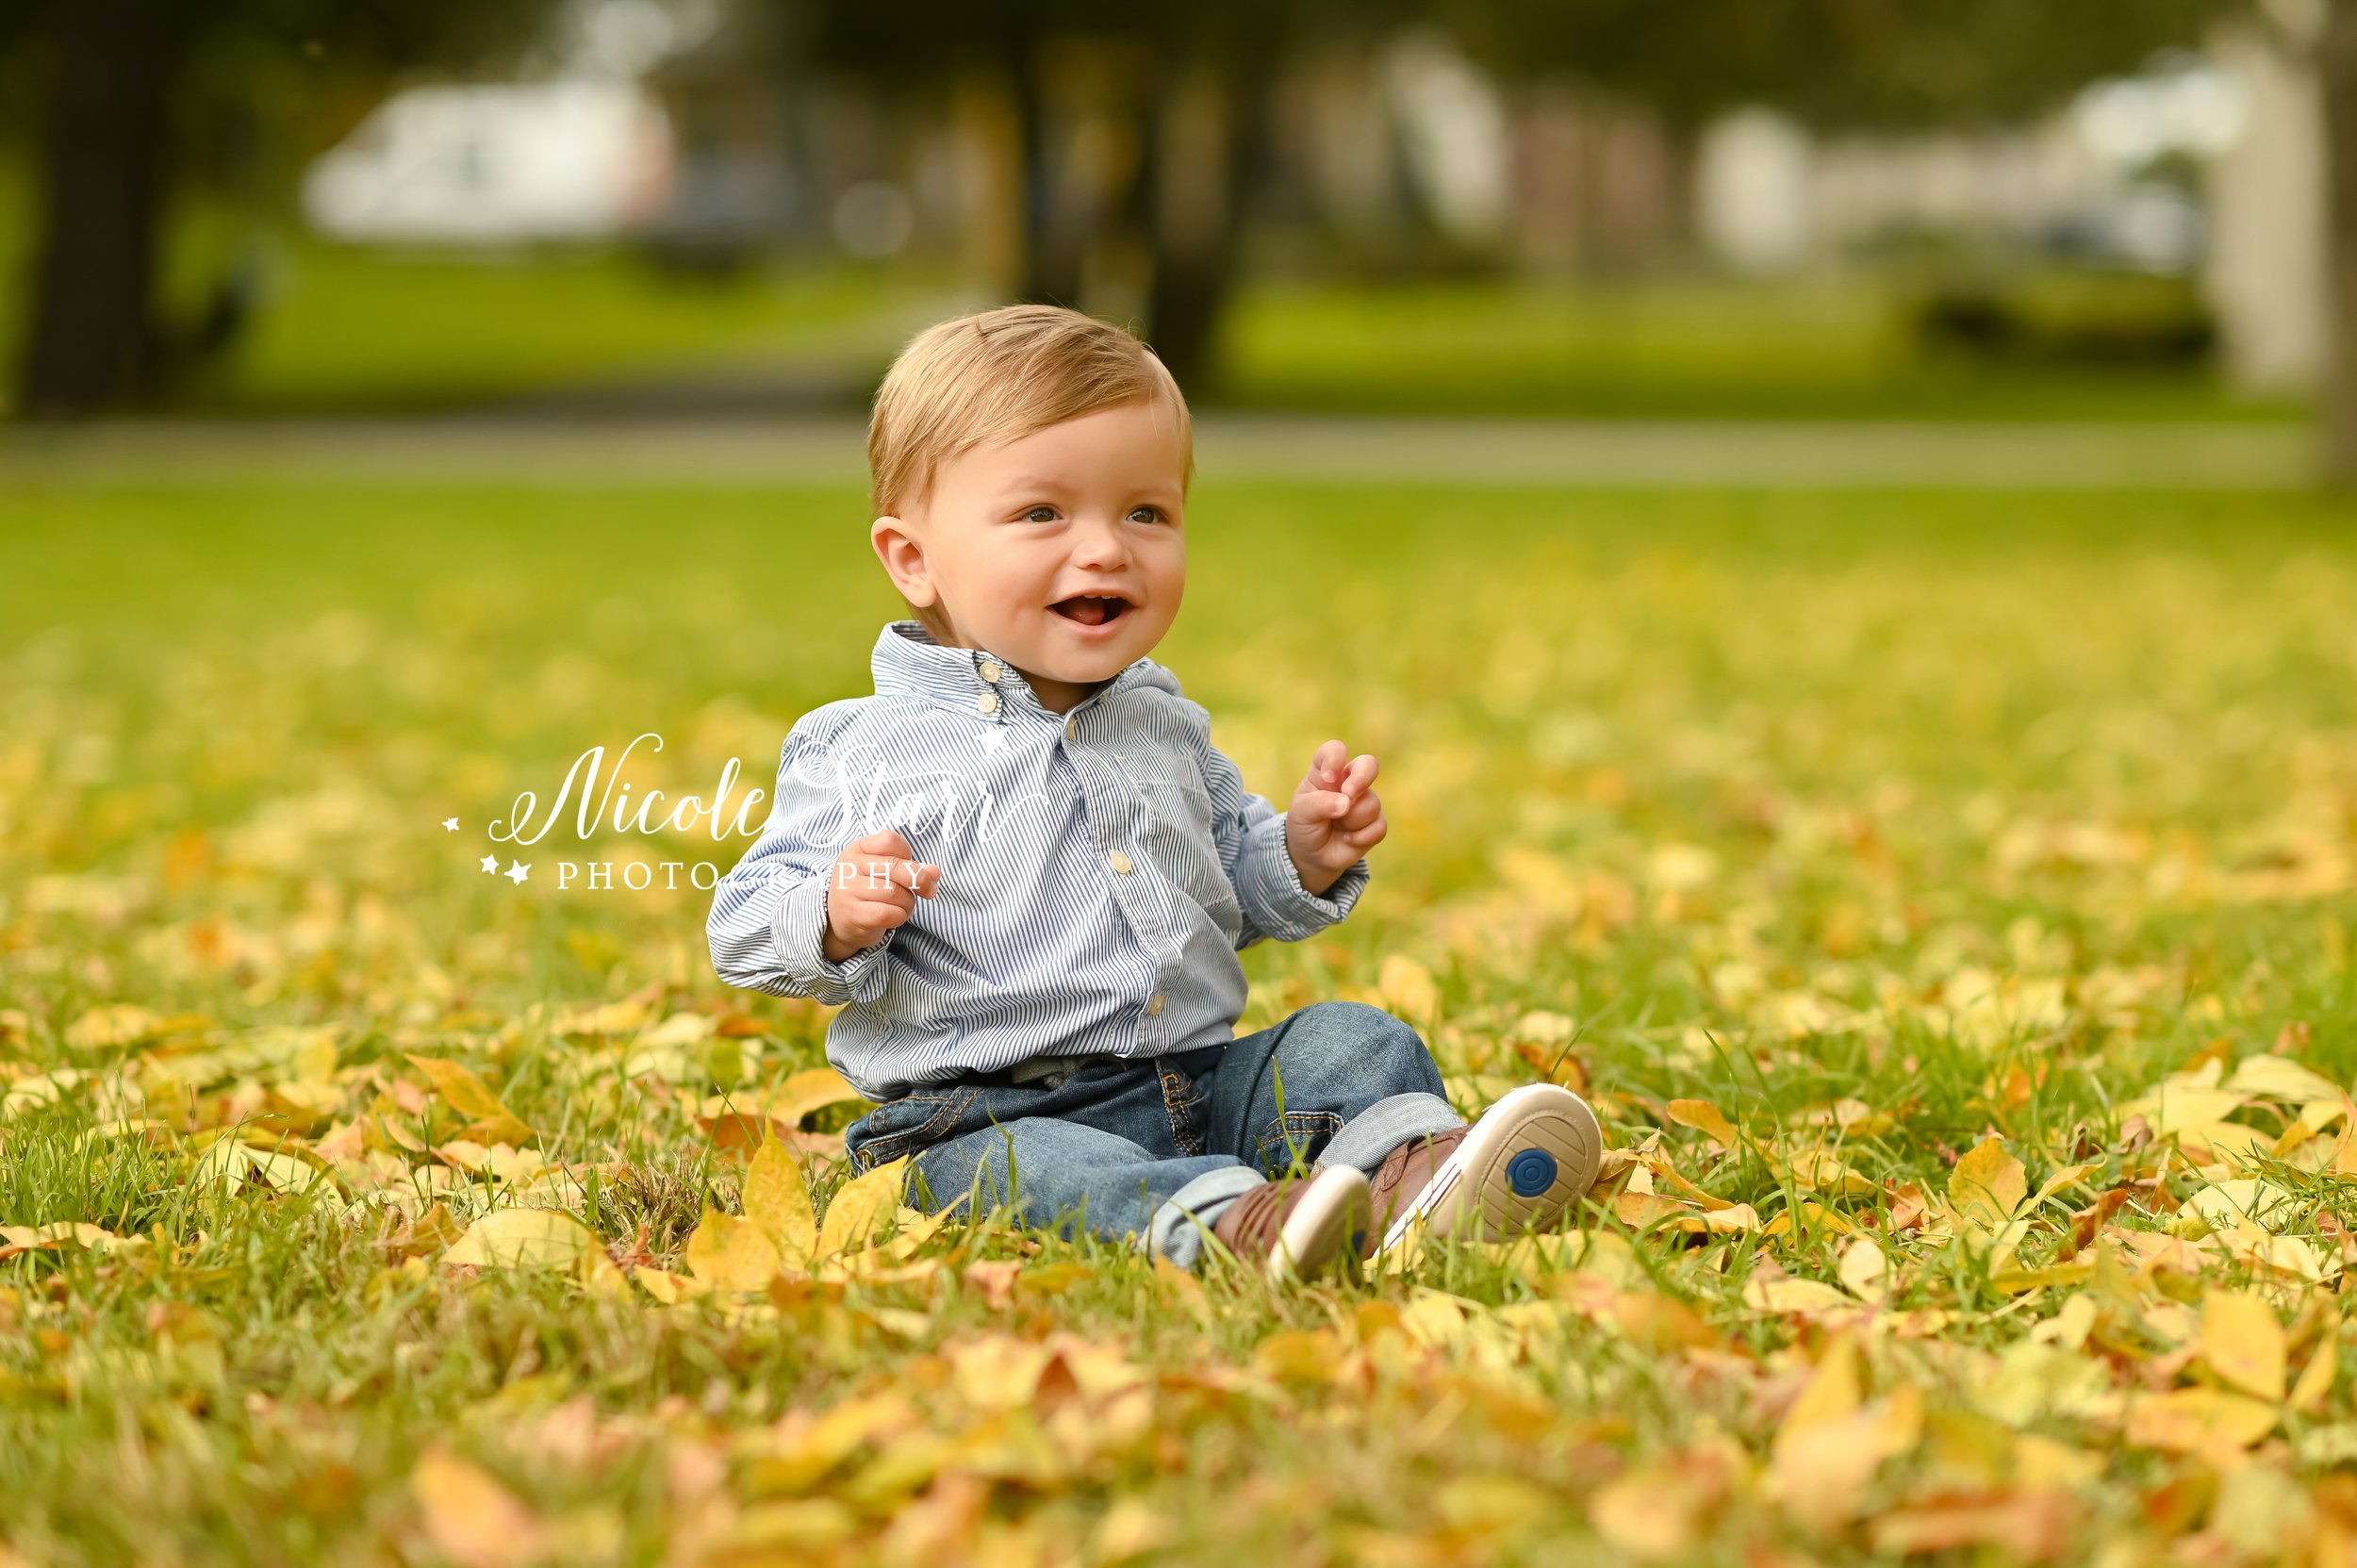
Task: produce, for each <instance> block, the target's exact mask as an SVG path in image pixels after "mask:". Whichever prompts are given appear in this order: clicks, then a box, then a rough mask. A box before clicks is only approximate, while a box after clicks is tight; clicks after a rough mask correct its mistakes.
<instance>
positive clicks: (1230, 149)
mask: <svg viewBox="0 0 2357 1568" xmlns="http://www.w3.org/2000/svg"><path fill="white" fill-rule="evenodd" d="M1242 87H1243V84H1241V83H1230V82H1227V81H1224V80H1223V79H1222V78H1221V76H1220V75H1219V74H1218V73H1216V72H1214V71H1212V70H1211V69H1210V68H1209V67H1205V66H1195V67H1192V68H1187V69H1183V70H1182V71H1180V72H1179V73H1178V74H1177V76H1176V77H1175V78H1174V79H1172V80H1170V81H1168V82H1166V83H1165V84H1163V87H1162V91H1157V92H1154V93H1152V94H1149V98H1150V100H1151V102H1150V105H1149V107H1147V108H1146V122H1147V123H1146V147H1147V154H1146V193H1145V194H1146V203H1145V206H1146V211H1145V215H1144V216H1145V221H1146V227H1147V231H1148V235H1149V237H1150V239H1151V241H1152V244H1151V253H1152V256H1153V269H1154V271H1153V277H1152V279H1151V282H1150V283H1149V286H1148V289H1147V294H1146V338H1147V340H1148V341H1149V342H1151V343H1152V344H1153V346H1154V352H1155V353H1156V354H1158V355H1161V356H1162V363H1163V364H1165V365H1167V366H1169V367H1170V372H1171V374H1173V375H1174V376H1177V377H1178V385H1179V386H1180V387H1181V388H1185V389H1186V390H1187V391H1188V392H1189V393H1191V394H1192V393H1195V392H1198V391H1201V390H1203V389H1204V388H1205V387H1206V386H1208V384H1209V383H1210V381H1211V379H1212V377H1213V375H1214V374H1215V373H1216V371H1217V367H1216V365H1215V363H1214V356H1215V355H1216V352H1217V348H1218V337H1219V318H1220V313H1221V311H1222V309H1223V308H1224V307H1225V306H1226V305H1227V303H1228V291H1229V289H1230V287H1231V286H1232V284H1233V283H1234V280H1235V270H1236V237H1237V216H1238V215H1237V210H1236V208H1237V200H1238V194H1239V191H1240V190H1241V188H1242V185H1243V176H1244V149H1245V147H1246V146H1247V145H1248V144H1249V142H1250V140H1251V138H1250V137H1249V135H1248V134H1245V131H1244V126H1242V125H1240V124H1239V116H1238V113H1237V107H1238V102H1239V97H1240V92H1239V89H1240V88H1242ZM1244 91H1247V92H1248V91H1249V90H1248V89H1244ZM1244 102H1245V103H1246V104H1249V103H1250V102H1251V100H1250V99H1249V98H1248V97H1246V98H1244ZM1247 112H1248V110H1247Z"/></svg>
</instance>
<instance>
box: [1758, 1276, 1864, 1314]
mask: <svg viewBox="0 0 2357 1568" xmlns="http://www.w3.org/2000/svg"><path fill="white" fill-rule="evenodd" d="M1743 1305H1745V1306H1747V1307H1749V1308H1751V1309H1752V1310H1753V1311H1755V1312H1793V1313H1798V1314H1800V1315H1802V1316H1812V1315H1814V1314H1816V1313H1818V1312H1856V1311H1857V1310H1858V1304H1857V1303H1856V1302H1855V1301H1854V1300H1852V1299H1851V1298H1850V1297H1849V1296H1844V1295H1843V1294H1842V1293H1841V1292H1839V1291H1838V1290H1836V1289H1834V1288H1833V1287H1832V1286H1831V1285H1826V1284H1821V1283H1819V1282H1818V1281H1817V1280H1815V1279H1760V1278H1758V1277H1756V1276H1755V1277H1754V1278H1753V1279H1748V1280H1746V1281H1745V1282H1744V1285H1743Z"/></svg>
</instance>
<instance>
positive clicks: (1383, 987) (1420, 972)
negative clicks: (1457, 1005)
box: [1375, 953, 1441, 1023]
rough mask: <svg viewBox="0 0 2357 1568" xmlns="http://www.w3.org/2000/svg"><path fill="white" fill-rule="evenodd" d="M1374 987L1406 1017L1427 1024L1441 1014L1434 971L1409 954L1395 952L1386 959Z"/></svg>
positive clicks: (1438, 987) (1439, 996) (1393, 1007)
mask: <svg viewBox="0 0 2357 1568" xmlns="http://www.w3.org/2000/svg"><path fill="white" fill-rule="evenodd" d="M1375 988H1376V990H1378V991H1380V992H1382V993H1383V999H1384V1001H1385V1002H1387V1003H1388V1004H1390V1006H1391V1008H1392V1010H1393V1012H1395V1013H1397V1014H1399V1015H1400V1016H1402V1017H1404V1018H1408V1019H1410V1020H1413V1021H1415V1022H1418V1023H1424V1022H1428V1021H1429V1020H1431V1019H1433V1018H1435V1017H1437V1016H1439V1015H1440V1011H1441V988H1440V986H1439V985H1438V984H1436V983H1434V982H1433V979H1432V971H1431V970H1429V969H1427V968H1426V967H1425V966H1423V965H1421V964H1419V963H1417V962H1416V961H1415V960H1414V959H1412V958H1409V956H1408V955H1407V954H1406V953H1393V954H1391V955H1390V956H1389V957H1387V958H1385V959H1384V960H1383V967H1382V969H1381V970H1379V971H1378V972H1377V973H1376V980H1375Z"/></svg>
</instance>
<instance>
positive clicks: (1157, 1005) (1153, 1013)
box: [1146, 991, 1162, 1018]
mask: <svg viewBox="0 0 2357 1568" xmlns="http://www.w3.org/2000/svg"><path fill="white" fill-rule="evenodd" d="M1146 1016H1147V1017H1149V1018H1159V1017H1161V1016H1162V993H1161V992H1160V991H1157V992H1155V993H1154V994H1153V995H1152V996H1150V997H1148V998H1146Z"/></svg>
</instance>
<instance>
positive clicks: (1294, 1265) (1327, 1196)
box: [1268, 1165, 1375, 1283]
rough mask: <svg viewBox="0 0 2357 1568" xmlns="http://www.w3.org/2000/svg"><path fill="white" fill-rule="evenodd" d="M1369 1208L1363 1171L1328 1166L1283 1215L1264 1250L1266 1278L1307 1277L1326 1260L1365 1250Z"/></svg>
mask: <svg viewBox="0 0 2357 1568" xmlns="http://www.w3.org/2000/svg"><path fill="white" fill-rule="evenodd" d="M1374 1223H1375V1207H1374V1204H1373V1203H1372V1202H1371V1201H1370V1200H1369V1198H1368V1197H1367V1178H1366V1175H1365V1173H1364V1172H1362V1171H1359V1170H1354V1169H1352V1168H1351V1167H1350V1166H1348V1165H1329V1166H1327V1168H1326V1169H1324V1170H1322V1171H1320V1172H1318V1174H1317V1175H1316V1176H1314V1177H1312V1178H1310V1190H1309V1191H1308V1192H1306V1193H1303V1194H1302V1195H1301V1201H1300V1202H1299V1203H1297V1204H1295V1205H1294V1212H1293V1213H1290V1214H1288V1215H1286V1216H1285V1225H1284V1229H1283V1230H1279V1231H1278V1232H1277V1245H1276V1246H1274V1247H1272V1248H1270V1249H1269V1257H1268V1273H1269V1278H1270V1279H1273V1280H1276V1281H1277V1282H1279V1283H1290V1282H1292V1281H1294V1280H1300V1279H1310V1278H1312V1277H1314V1276H1316V1275H1318V1274H1321V1273H1324V1272H1325V1271H1326V1269H1327V1267H1329V1266H1330V1265H1332V1264H1334V1263H1338V1262H1341V1261H1343V1260H1344V1259H1348V1260H1350V1261H1352V1262H1356V1261H1357V1260H1358V1258H1359V1257H1360V1254H1361V1253H1363V1252H1364V1251H1365V1250H1366V1246H1365V1238H1366V1233H1367V1230H1368V1228H1369V1227H1370V1226H1372V1225H1373V1224H1374Z"/></svg>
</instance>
